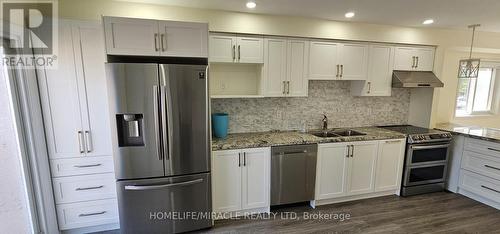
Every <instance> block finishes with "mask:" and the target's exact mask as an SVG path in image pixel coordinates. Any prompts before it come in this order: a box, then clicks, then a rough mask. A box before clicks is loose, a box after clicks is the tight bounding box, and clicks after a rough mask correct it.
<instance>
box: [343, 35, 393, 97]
mask: <svg viewBox="0 0 500 234" xmlns="http://www.w3.org/2000/svg"><path fill="white" fill-rule="evenodd" d="M368 58H369V59H368V75H367V79H366V81H355V82H352V83H351V93H352V94H353V95H355V96H391V89H392V64H393V60H394V48H393V47H392V46H386V45H371V46H370V53H369V56H368Z"/></svg>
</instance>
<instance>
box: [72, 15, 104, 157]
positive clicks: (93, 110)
mask: <svg viewBox="0 0 500 234" xmlns="http://www.w3.org/2000/svg"><path fill="white" fill-rule="evenodd" d="M73 39H74V43H73V44H74V45H75V46H74V53H75V55H76V56H75V62H76V75H77V77H78V84H79V85H78V87H79V94H80V104H81V105H80V109H81V110H82V122H83V131H84V139H85V151H86V152H87V156H106V155H108V156H109V155H112V154H111V152H112V144H111V128H110V123H109V122H110V116H109V109H108V96H107V89H106V74H105V69H104V61H105V56H104V53H103V51H104V36H103V35H102V29H101V26H100V25H98V24H84V23H80V24H77V25H74V26H73Z"/></svg>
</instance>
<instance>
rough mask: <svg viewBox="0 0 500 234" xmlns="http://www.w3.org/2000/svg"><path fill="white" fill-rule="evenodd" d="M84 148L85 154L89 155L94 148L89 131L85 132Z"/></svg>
mask: <svg viewBox="0 0 500 234" xmlns="http://www.w3.org/2000/svg"><path fill="white" fill-rule="evenodd" d="M85 148H86V149H87V153H90V152H92V151H93V150H94V146H93V145H92V136H91V135H90V131H85Z"/></svg>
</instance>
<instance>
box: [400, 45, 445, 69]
mask: <svg viewBox="0 0 500 234" xmlns="http://www.w3.org/2000/svg"><path fill="white" fill-rule="evenodd" d="M434 51H435V50H434V48H429V47H396V52H395V55H394V70H404V71H432V69H433V66H434Z"/></svg>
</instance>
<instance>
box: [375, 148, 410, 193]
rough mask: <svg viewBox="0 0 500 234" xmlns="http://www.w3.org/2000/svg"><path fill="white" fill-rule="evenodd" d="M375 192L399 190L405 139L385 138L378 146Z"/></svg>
mask: <svg viewBox="0 0 500 234" xmlns="http://www.w3.org/2000/svg"><path fill="white" fill-rule="evenodd" d="M378 147H379V148H378V157H377V170H376V173H375V174H376V178H375V192H379V191H387V190H397V189H399V185H400V184H401V176H402V174H403V161H404V152H405V140H404V139H400V140H384V141H380V143H379V146H378Z"/></svg>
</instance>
